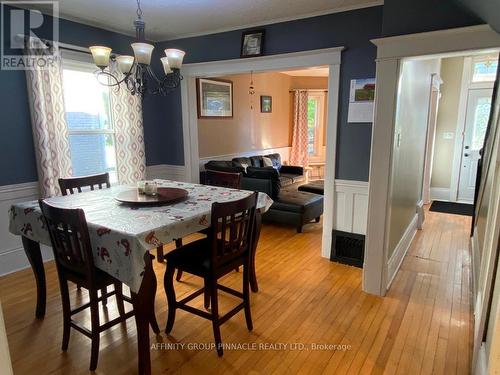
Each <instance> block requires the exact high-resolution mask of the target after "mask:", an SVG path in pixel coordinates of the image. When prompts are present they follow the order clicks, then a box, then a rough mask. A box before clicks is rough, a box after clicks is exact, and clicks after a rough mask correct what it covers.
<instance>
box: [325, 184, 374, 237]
mask: <svg viewBox="0 0 500 375" xmlns="http://www.w3.org/2000/svg"><path fill="white" fill-rule="evenodd" d="M367 218H368V182H365V181H351V180H335V213H334V223H333V227H334V228H335V229H337V230H341V231H344V232H349V233H357V234H366V223H367Z"/></svg>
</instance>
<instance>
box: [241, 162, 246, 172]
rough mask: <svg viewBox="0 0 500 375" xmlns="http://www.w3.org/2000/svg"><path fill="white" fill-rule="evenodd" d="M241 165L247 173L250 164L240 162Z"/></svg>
mask: <svg viewBox="0 0 500 375" xmlns="http://www.w3.org/2000/svg"><path fill="white" fill-rule="evenodd" d="M240 165H241V166H242V167H243V169H244V170H245V173H247V168H248V164H247V163H240Z"/></svg>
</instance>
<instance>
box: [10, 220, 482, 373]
mask: <svg viewBox="0 0 500 375" xmlns="http://www.w3.org/2000/svg"><path fill="white" fill-rule="evenodd" d="M426 214H427V217H426V222H425V226H424V230H423V231H419V232H418V233H417V235H416V237H415V240H414V242H413V245H412V247H411V249H410V251H409V253H408V255H407V257H406V259H405V260H404V262H403V265H402V267H401V270H400V272H399V273H398V275H397V276H396V278H395V280H394V282H393V285H392V288H391V290H390V291H389V293H388V294H387V296H386V297H385V298H380V297H375V296H371V295H368V294H365V293H363V292H362V291H361V270H360V269H357V268H354V267H349V266H344V265H341V264H337V263H332V262H330V261H329V260H327V259H323V258H321V257H320V245H321V225H320V224H312V225H308V226H306V227H305V228H304V233H302V234H296V233H295V229H294V228H284V227H278V226H272V225H265V226H264V227H263V230H262V235H261V241H260V244H259V247H258V253H257V275H258V278H259V288H260V291H259V293H257V294H253V293H252V295H251V298H252V316H253V322H254V330H253V332H248V331H247V329H246V325H245V320H244V315H243V313H240V314H238V315H236V316H235V317H233V318H232V319H231V320H230V321H229V322H227V323H226V324H225V325H224V326H222V340H223V342H224V343H225V344H231V345H238V344H239V345H242V344H247V345H250V344H252V343H253V344H254V345H256V347H255V348H253V347H251V348H247V349H252V350H243V349H242V348H241V347H239V348H238V347H233V349H232V350H231V349H229V348H227V347H226V348H225V349H224V357H223V358H218V357H217V354H216V352H215V350H213V349H211V348H209V349H207V350H204V349H203V348H201V349H200V348H192V347H191V348H188V344H191V345H195V344H205V345H210V344H211V343H213V336H212V327H211V324H210V322H209V321H207V320H204V319H201V318H198V317H195V316H193V315H191V314H188V313H184V312H182V311H179V312H178V313H177V314H178V315H177V319H176V322H175V325H174V328H173V331H172V336H170V337H167V336H166V335H165V334H162V335H159V336H157V337H155V336H154V335H153V333H152V332H151V343H152V366H153V373H162V374H165V373H179V374H191V373H192V374H199V373H203V374H237V373H238V374H285V373H286V374H297V373H300V374H446V375H449V374H468V373H469V367H470V362H471V340H472V332H471V330H472V315H471V308H470V301H471V286H470V252H469V239H468V232H469V226H470V218H469V217H465V216H457V215H446V214H441V213H434V212H427V213H426ZM164 268H165V266H164V265H161V264H158V263H156V262H155V269H156V271H157V276H158V294H157V299H156V312H157V318H158V322H159V324H160V326H162V329H163V328H164V325H165V322H166V299H165V295H164V292H163V282H162V281H163V272H164ZM46 270H47V285H48V290H47V297H48V300H47V315H46V318H45V319H44V320H43V321H37V320H36V319H35V318H34V306H35V295H36V294H35V286H34V279H33V276H32V274H31V271H30V270H24V271H20V272H17V273H15V274H12V275H8V276H4V277H2V278H0V299H1V300H2V305H3V307H4V315H5V322H6V326H7V334H8V339H9V345H10V351H11V357H12V361H13V367H14V372H15V374H33V373H36V374H49V373H50V374H69V373H71V374H86V373H88V364H89V352H90V340H88V339H87V338H86V337H84V336H83V335H81V334H79V333H77V332H75V331H73V332H72V333H71V339H70V343H69V350H68V352H66V353H61V351H60V346H61V335H62V313H61V303H60V297H59V287H58V282H57V275H56V271H55V268H54V265H53V264H51V263H49V264H47V265H46ZM241 277H242V274H241V272H239V273H237V272H234V273H231V274H230V275H228V276H227V277H226V278H224V279H223V283H224V284H226V285H228V286H231V287H238V285H240V283H241ZM201 285H202V281H201V280H198V279H196V278H194V277H190V276H189V275H187V274H185V275H184V276H183V279H182V281H181V282H180V283H177V282H176V284H175V286H176V291H177V296H178V298H179V297H180V296H182V295H187V294H188V292H189V291H191V290H193V288H195V287H199V286H201ZM71 296H72V302H74V301H81V300H83V299H85V292H83V293H79V292H78V291H77V290H76V288H72V289H71ZM220 301H221V305H222V312H224V311H227V310H228V309H229V308H230V307H231V306H234V304H235V303H236V300H235V299H233V297H230V296H228V295H226V294H221V298H220ZM195 303H196V304H197V305H198V306H199V307H201V306H202V304H203V297H201V298H199V299H197V300H196V301H195ZM108 312H109V317H110V318H113V317H114V316H115V315H116V309H115V304H114V301H112V300H110V301H109V302H108ZM101 316H102V318H105V314H104V312H101ZM80 318H81V319H83V320H84V321H86V322H87V323H89V322H90V319H89V317H88V316H86V315H85V314H80ZM174 343H178V344H184V349H167V348H166V346H167V344H174ZM161 344H163V345H164V347H163V348H161V347H160V345H161ZM279 344H281V345H282V346H283V345H286V347H281V348H280V347H279V346H278V345H279ZM314 344H317V345H320V344H324V345H326V344H337V345H346V346H347V349H346V350H333V348H325V347H316V348H315V347H313V345H314ZM265 345H267V346H268V347H267V349H265V348H264V346H265ZM271 345H274V347H271ZM155 346H156V348H155ZM136 364H137V362H136V336H135V324H134V321H133V320H129V321H128V322H127V323H126V324H122V325H118V326H116V327H113V328H112V329H110V330H109V331H106V332H105V333H104V334H102V335H101V351H100V355H99V364H98V368H97V371H96V373H98V374H129V373H135V371H136V368H137V367H136Z"/></svg>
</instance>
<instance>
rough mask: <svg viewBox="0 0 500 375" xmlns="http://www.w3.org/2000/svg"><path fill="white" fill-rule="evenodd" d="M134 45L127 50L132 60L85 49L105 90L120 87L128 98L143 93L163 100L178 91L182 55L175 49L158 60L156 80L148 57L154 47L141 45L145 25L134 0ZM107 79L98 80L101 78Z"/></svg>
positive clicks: (98, 49)
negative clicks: (111, 68) (112, 67)
mask: <svg viewBox="0 0 500 375" xmlns="http://www.w3.org/2000/svg"><path fill="white" fill-rule="evenodd" d="M134 27H135V34H136V42H135V43H132V44H131V45H130V46H131V47H132V50H133V51H134V56H128V55H114V54H111V48H109V47H105V46H92V47H89V50H90V52H91V53H92V58H93V59H94V64H95V65H97V67H98V68H99V70H98V71H97V72H96V75H97V77H98V81H99V82H100V83H101V84H103V85H105V86H110V87H111V86H114V87H118V88H119V87H120V84H122V83H123V84H124V85H125V86H126V87H127V89H128V90H129V91H130V93H131V94H132V95H140V96H142V97H144V95H145V94H146V93H148V94H153V95H157V94H159V95H163V96H165V95H166V94H167V93H169V92H170V91H172V90H174V89H176V88H177V87H179V85H180V83H181V80H182V75H181V74H180V68H181V66H182V60H183V59H184V55H185V52H184V51H181V50H179V49H174V48H168V49H166V50H165V56H164V57H162V58H161V59H160V60H161V63H162V65H163V72H164V73H165V75H164V76H163V77H161V78H159V77H158V76H157V75H156V74H155V73H154V71H153V70H152V69H151V54H152V52H153V48H154V46H153V45H152V44H149V43H146V42H145V28H146V23H145V22H144V21H143V20H142V9H141V4H140V0H137V19H136V20H135V21H134ZM110 61H112V62H116V64H117V69H118V70H119V72H118V73H114V72H110V71H109V69H107V68H108V66H109V63H110ZM103 77H104V78H107V79H102V78H103Z"/></svg>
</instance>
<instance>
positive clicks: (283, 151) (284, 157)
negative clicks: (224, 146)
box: [200, 146, 291, 171]
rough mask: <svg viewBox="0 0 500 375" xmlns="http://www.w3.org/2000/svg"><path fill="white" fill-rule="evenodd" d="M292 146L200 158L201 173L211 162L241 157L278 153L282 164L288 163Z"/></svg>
mask: <svg viewBox="0 0 500 375" xmlns="http://www.w3.org/2000/svg"><path fill="white" fill-rule="evenodd" d="M290 149H291V147H290V146H286V147H277V148H266V149H264V150H252V151H245V152H238V153H236V154H226V155H213V156H207V157H203V158H200V171H202V170H204V169H205V164H206V163H207V162H209V161H210V160H232V159H233V158H239V157H250V156H254V155H269V154H275V153H278V154H280V156H281V162H282V163H283V162H285V161H288V160H289V159H290Z"/></svg>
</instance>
